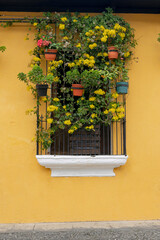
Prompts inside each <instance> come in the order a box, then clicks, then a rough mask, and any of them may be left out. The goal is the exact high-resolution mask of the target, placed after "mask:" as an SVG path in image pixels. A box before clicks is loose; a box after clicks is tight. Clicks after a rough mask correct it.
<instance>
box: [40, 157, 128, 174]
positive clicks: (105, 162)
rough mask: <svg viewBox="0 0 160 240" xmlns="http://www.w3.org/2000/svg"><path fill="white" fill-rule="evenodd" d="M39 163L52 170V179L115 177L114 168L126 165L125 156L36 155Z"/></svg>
mask: <svg viewBox="0 0 160 240" xmlns="http://www.w3.org/2000/svg"><path fill="white" fill-rule="evenodd" d="M36 158H37V160H38V163H39V164H40V165H41V166H44V167H45V168H50V169H51V177H113V176H115V173H114V171H113V170H114V168H117V167H120V166H121V165H124V164H125V163H126V161H127V158H128V156H125V155H96V156H74V155H36Z"/></svg>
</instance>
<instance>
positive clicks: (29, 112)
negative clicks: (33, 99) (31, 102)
mask: <svg viewBox="0 0 160 240" xmlns="http://www.w3.org/2000/svg"><path fill="white" fill-rule="evenodd" d="M32 112H34V109H33V108H31V109H28V110H27V111H26V115H29V114H31V113H32Z"/></svg>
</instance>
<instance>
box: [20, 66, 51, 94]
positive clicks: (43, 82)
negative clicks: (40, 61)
mask: <svg viewBox="0 0 160 240" xmlns="http://www.w3.org/2000/svg"><path fill="white" fill-rule="evenodd" d="M18 79H19V80H21V81H23V82H25V83H26V84H27V86H29V85H30V83H31V84H32V83H33V84H36V89H37V93H38V96H40V97H41V96H46V95H47V89H48V84H52V82H53V76H52V75H51V74H48V75H47V76H45V75H44V74H43V70H42V68H41V67H40V66H38V65H35V66H34V67H33V68H32V70H31V71H29V72H28V74H25V73H23V72H21V73H19V74H18Z"/></svg>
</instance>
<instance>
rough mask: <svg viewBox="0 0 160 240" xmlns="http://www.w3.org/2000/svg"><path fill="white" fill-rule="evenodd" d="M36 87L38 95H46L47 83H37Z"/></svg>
mask: <svg viewBox="0 0 160 240" xmlns="http://www.w3.org/2000/svg"><path fill="white" fill-rule="evenodd" d="M36 89H37V93H38V96H39V97H43V96H47V89H48V84H37V85H36Z"/></svg>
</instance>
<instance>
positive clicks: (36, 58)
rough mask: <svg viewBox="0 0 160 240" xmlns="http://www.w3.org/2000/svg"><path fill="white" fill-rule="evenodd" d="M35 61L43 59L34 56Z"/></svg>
mask: <svg viewBox="0 0 160 240" xmlns="http://www.w3.org/2000/svg"><path fill="white" fill-rule="evenodd" d="M33 61H35V62H40V61H41V59H40V58H39V57H34V58H33Z"/></svg>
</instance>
